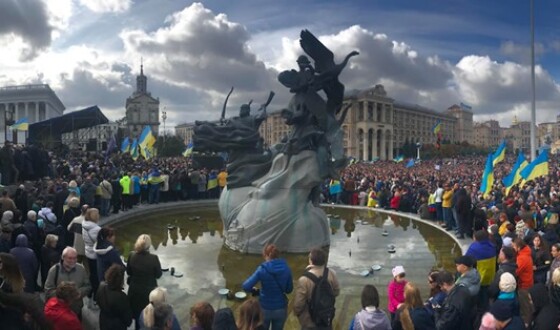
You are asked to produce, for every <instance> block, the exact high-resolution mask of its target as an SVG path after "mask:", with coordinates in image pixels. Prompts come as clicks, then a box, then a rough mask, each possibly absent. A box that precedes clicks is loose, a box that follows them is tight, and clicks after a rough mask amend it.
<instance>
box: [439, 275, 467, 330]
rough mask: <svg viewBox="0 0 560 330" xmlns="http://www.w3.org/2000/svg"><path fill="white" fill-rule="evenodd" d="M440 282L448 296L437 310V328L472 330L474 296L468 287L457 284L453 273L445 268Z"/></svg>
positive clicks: (440, 329)
mask: <svg viewBox="0 0 560 330" xmlns="http://www.w3.org/2000/svg"><path fill="white" fill-rule="evenodd" d="M438 284H439V285H440V286H441V289H442V291H443V292H445V293H446V294H447V297H446V298H445V300H444V301H443V305H442V306H441V308H440V309H439V310H437V311H436V318H435V319H436V329H437V330H449V329H456V330H472V328H473V326H472V322H471V320H470V317H471V312H472V298H471V294H470V293H469V290H468V289H467V287H465V286H464V285H463V284H460V283H457V284H455V279H454V278H453V275H452V274H451V273H450V272H448V271H445V270H444V271H442V272H440V273H439V276H438Z"/></svg>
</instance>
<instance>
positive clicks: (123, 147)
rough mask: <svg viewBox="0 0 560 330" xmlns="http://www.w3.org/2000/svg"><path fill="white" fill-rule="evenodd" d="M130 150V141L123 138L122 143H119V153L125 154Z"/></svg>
mask: <svg viewBox="0 0 560 330" xmlns="http://www.w3.org/2000/svg"><path fill="white" fill-rule="evenodd" d="M129 150H130V139H129V138H128V136H127V137H125V138H124V140H123V142H122V143H121V152H122V153H123V154H124V153H127V152H128V151H129Z"/></svg>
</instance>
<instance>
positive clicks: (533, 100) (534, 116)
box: [530, 0, 537, 161]
mask: <svg viewBox="0 0 560 330" xmlns="http://www.w3.org/2000/svg"><path fill="white" fill-rule="evenodd" d="M536 108H537V106H536V98H535V1H534V0H531V131H530V133H531V161H533V160H535V157H536V153H537V152H536V151H537V137H536V130H535V126H536V125H537V111H536Z"/></svg>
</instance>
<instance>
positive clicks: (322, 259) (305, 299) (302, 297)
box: [293, 248, 340, 329]
mask: <svg viewBox="0 0 560 330" xmlns="http://www.w3.org/2000/svg"><path fill="white" fill-rule="evenodd" d="M326 265H327V254H326V253H325V251H323V250H322V249H320V248H314V249H312V250H311V251H310V252H309V265H308V266H307V267H306V269H305V270H306V272H305V273H304V275H303V276H301V277H300V278H299V279H298V281H297V287H296V293H295V298H294V305H293V310H294V313H295V315H296V316H297V317H298V320H299V323H300V325H301V328H302V329H315V328H316V327H317V325H316V323H315V321H316V320H314V318H313V317H312V315H311V313H310V304H314V303H315V302H314V301H312V297H313V291H314V288H315V286H317V285H318V283H319V282H318V281H320V280H321V279H323V280H327V282H328V284H329V285H330V288H331V291H332V295H333V296H334V297H336V296H338V295H339V293H340V285H339V284H338V278H337V276H336V273H335V272H334V271H333V270H332V269H329V268H327V267H326ZM309 275H311V276H314V277H315V278H314V279H313V280H312V279H311V278H310V277H309ZM322 287H324V285H321V286H320V288H322ZM317 289H319V288H317ZM334 312H335V309H334V304H333V306H332V315H331V317H330V322H331V324H329V325H327V326H325V328H326V329H331V328H332V319H333V318H334ZM327 321H329V320H327Z"/></svg>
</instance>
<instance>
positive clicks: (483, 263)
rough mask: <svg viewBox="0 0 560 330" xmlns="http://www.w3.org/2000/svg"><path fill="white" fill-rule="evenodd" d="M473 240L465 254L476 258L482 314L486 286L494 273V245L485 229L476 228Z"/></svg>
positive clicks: (486, 303)
mask: <svg viewBox="0 0 560 330" xmlns="http://www.w3.org/2000/svg"><path fill="white" fill-rule="evenodd" d="M474 240H475V241H474V242H473V243H472V244H471V245H470V246H469V248H468V250H467V253H465V255H467V256H470V257H472V258H474V259H475V260H476V269H477V271H478V273H479V274H480V292H479V293H478V308H479V311H480V313H481V314H480V315H482V314H483V313H484V312H485V311H486V310H487V309H488V287H489V286H490V284H491V283H492V281H493V280H494V276H495V275H496V246H495V245H494V244H493V243H492V242H490V239H489V237H488V232H487V231H486V230H477V231H476V232H475V233H474Z"/></svg>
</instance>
